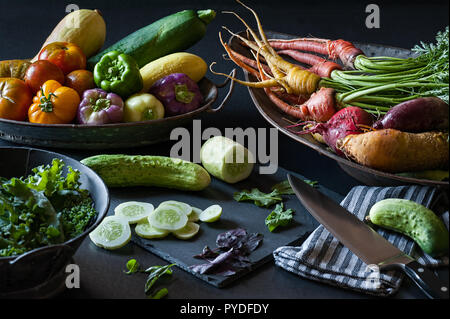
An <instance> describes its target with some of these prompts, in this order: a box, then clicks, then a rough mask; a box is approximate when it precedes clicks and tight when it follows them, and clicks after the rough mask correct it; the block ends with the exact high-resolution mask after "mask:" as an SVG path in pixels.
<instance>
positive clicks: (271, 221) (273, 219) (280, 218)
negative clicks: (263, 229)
mask: <svg viewBox="0 0 450 319" xmlns="http://www.w3.org/2000/svg"><path fill="white" fill-rule="evenodd" d="M283 209H284V206H283V204H277V206H276V207H275V209H274V210H273V211H272V212H271V213H270V214H269V216H267V217H266V226H267V228H268V229H269V231H271V232H273V231H274V230H275V229H276V228H277V227H278V226H287V225H288V224H289V223H290V222H291V221H292V218H293V216H292V214H293V213H294V211H293V210H292V209H287V210H283Z"/></svg>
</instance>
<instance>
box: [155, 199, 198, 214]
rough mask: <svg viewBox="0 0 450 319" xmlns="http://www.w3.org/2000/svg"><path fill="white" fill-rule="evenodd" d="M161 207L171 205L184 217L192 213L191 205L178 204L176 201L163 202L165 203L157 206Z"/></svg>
mask: <svg viewBox="0 0 450 319" xmlns="http://www.w3.org/2000/svg"><path fill="white" fill-rule="evenodd" d="M162 205H173V206H176V207H177V208H179V209H180V210H181V211H182V212H183V213H185V214H186V216H189V215H190V214H191V213H192V207H191V205H189V204H186V203H183V202H178V201H176V200H168V201H165V202H162V203H161V204H159V206H162Z"/></svg>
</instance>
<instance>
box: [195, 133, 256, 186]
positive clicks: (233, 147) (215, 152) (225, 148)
mask: <svg viewBox="0 0 450 319" xmlns="http://www.w3.org/2000/svg"><path fill="white" fill-rule="evenodd" d="M200 159H201V161H202V164H203V167H205V168H206V170H207V171H208V172H209V173H210V174H211V175H213V176H215V177H217V178H218V179H221V180H223V181H225V182H227V183H237V182H239V181H242V180H244V179H246V178H247V177H248V176H249V175H250V174H251V172H252V170H253V166H254V162H255V161H254V156H253V154H252V152H250V151H249V150H248V149H247V148H245V147H244V146H243V145H241V144H239V143H236V142H235V141H233V140H231V139H229V138H226V137H223V136H215V137H212V138H210V139H209V140H207V141H206V142H205V144H203V146H202V148H201V150H200Z"/></svg>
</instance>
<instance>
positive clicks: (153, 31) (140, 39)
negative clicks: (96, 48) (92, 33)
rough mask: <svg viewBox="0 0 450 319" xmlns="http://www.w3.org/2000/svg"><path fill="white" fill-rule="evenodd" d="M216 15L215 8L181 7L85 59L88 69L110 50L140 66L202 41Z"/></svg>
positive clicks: (92, 67) (91, 68)
mask: <svg viewBox="0 0 450 319" xmlns="http://www.w3.org/2000/svg"><path fill="white" fill-rule="evenodd" d="M215 16H216V12H215V11H214V10H199V11H194V10H184V11H180V12H177V13H174V14H172V15H169V16H167V17H165V18H162V19H160V20H158V21H155V22H153V23H152V24H150V25H148V26H146V27H143V28H141V29H139V30H137V31H135V32H133V33H131V34H130V35H128V36H127V37H125V38H123V39H122V40H120V41H118V42H116V43H115V44H113V45H112V46H110V47H109V48H107V49H105V50H103V51H102V52H100V53H99V54H97V55H95V56H93V57H91V58H90V59H89V60H88V61H87V66H88V68H89V69H90V70H93V69H94V66H95V64H96V63H98V61H100V59H101V57H102V56H103V55H104V54H105V53H108V52H110V51H114V50H117V51H120V52H122V53H125V54H127V55H130V56H132V57H133V58H134V60H136V62H137V64H138V65H139V67H140V68H142V67H143V66H144V65H146V64H147V63H149V62H151V61H153V60H156V59H158V58H160V57H163V56H165V55H168V54H170V53H175V52H181V51H185V50H186V49H188V48H190V47H191V46H192V45H194V44H195V43H197V42H198V41H199V40H201V39H202V38H203V37H204V36H205V34H206V26H207V24H208V23H210V22H211V21H212V20H213V19H214V18H215Z"/></svg>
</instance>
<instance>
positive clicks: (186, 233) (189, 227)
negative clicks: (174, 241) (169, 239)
mask: <svg viewBox="0 0 450 319" xmlns="http://www.w3.org/2000/svg"><path fill="white" fill-rule="evenodd" d="M199 230H200V225H199V224H196V223H193V222H188V223H187V224H186V226H184V227H183V228H182V229H180V230H177V231H174V232H173V234H174V235H175V237H177V238H179V239H183V240H186V239H190V238H192V237H194V236H195V235H197V233H198V231H199Z"/></svg>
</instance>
